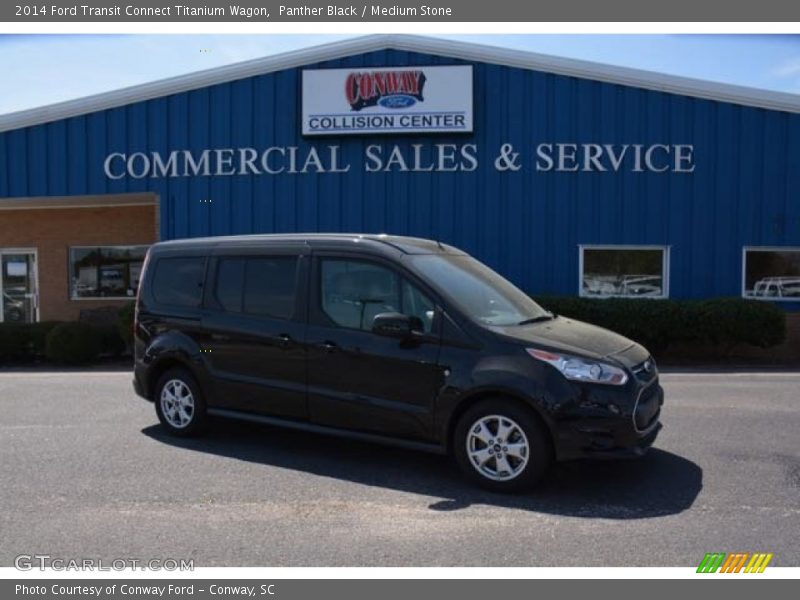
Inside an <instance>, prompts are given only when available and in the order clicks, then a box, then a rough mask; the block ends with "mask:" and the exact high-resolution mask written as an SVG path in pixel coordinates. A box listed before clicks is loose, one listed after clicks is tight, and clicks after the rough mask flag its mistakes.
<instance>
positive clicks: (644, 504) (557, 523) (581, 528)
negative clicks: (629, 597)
mask: <svg viewBox="0 0 800 600" xmlns="http://www.w3.org/2000/svg"><path fill="white" fill-rule="evenodd" d="M662 381H663V385H664V387H665V390H666V404H665V407H664V411H663V419H662V420H663V422H664V424H665V428H664V430H663V431H662V433H661V436H660V437H659V439H658V441H657V442H656V447H655V448H654V449H653V450H652V451H651V452H650V453H649V454H648V455H647V456H646V457H645V458H643V459H640V460H636V461H624V462H603V463H597V462H586V461H583V462H574V463H566V464H561V465H558V466H557V467H556V468H555V469H554V470H553V471H552V472H551V474H550V475H549V477H548V479H547V480H546V482H545V484H544V485H543V486H542V488H541V489H539V490H538V491H537V492H535V493H531V494H527V495H522V496H498V495H494V494H490V493H486V492H483V491H480V490H476V489H473V488H472V487H470V486H469V485H468V484H466V483H465V482H463V481H462V480H461V478H460V477H459V475H458V473H457V472H456V469H455V466H454V465H453V464H452V463H451V462H450V460H449V459H447V458H445V457H437V456H430V455H427V454H421V453H416V452H411V451H406V450H400V449H394V448H384V447H380V446H373V445H368V444H365V443H360V442H352V441H345V440H337V439H332V438H326V437H320V436H313V435H310V434H302V433H298V432H289V431H282V430H279V429H274V428H269V427H262V426H256V425H250V424H239V423H231V422H223V421H219V422H217V423H216V427H215V428H214V429H213V430H212V431H211V432H210V433H209V434H208V435H207V436H206V437H204V438H200V439H193V440H176V439H173V438H169V437H166V436H165V435H163V433H162V430H161V428H160V427H159V426H158V424H157V420H156V416H155V412H154V410H153V407H152V405H151V404H149V403H147V402H145V401H143V400H141V399H139V398H137V397H136V396H135V395H134V394H133V392H132V390H131V386H130V375H129V374H128V373H123V372H110V373H100V372H91V373H37V372H22V373H12V372H3V373H0V407H2V418H0V432H1V433H0V456H2V461H1V462H0V506H2V511H0V531H2V535H0V565H2V566H10V565H12V564H13V560H14V557H15V556H17V555H18V554H36V553H38V554H49V555H51V556H54V557H56V556H57V557H64V558H83V557H97V558H103V559H108V560H111V559H113V558H129V557H132V558H192V559H194V561H195V566H529V565H533V566H695V565H697V564H698V563H699V561H700V560H701V559H702V557H703V555H704V554H705V552H707V551H721V552H733V551H750V552H753V551H761V552H773V553H774V554H775V557H774V559H773V562H772V564H773V565H777V566H798V565H800V493H799V492H800V373H755V374H747V373H672V374H664V375H663V377H662Z"/></svg>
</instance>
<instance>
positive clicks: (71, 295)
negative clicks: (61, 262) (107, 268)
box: [67, 244, 152, 302]
mask: <svg viewBox="0 0 800 600" xmlns="http://www.w3.org/2000/svg"><path fill="white" fill-rule="evenodd" d="M150 246H152V244H81V245H77V246H68V247H67V287H68V294H69V299H70V301H72V302H84V301H88V302H97V301H98V300H100V301H104V300H134V298H135V296H76V295H75V293H74V287H73V283H72V277H73V275H72V251H73V250H87V249H91V248H140V247H141V248H145V255H146V254H147V250H148V249H149V248H150ZM142 263H144V258H142ZM140 283H141V282H140Z"/></svg>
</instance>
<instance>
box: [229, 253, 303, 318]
mask: <svg viewBox="0 0 800 600" xmlns="http://www.w3.org/2000/svg"><path fill="white" fill-rule="evenodd" d="M296 294H297V257H295V256H286V257H284V256H280V257H260V256H258V257H246V258H245V257H237V258H223V259H220V261H219V263H218V266H217V280H216V285H215V289H214V297H215V298H216V300H217V302H218V303H219V304H220V306H221V307H222V308H223V310H226V311H228V312H243V313H246V314H250V315H257V316H263V317H271V318H275V319H290V318H291V317H292V316H293V315H294V308H295V298H296Z"/></svg>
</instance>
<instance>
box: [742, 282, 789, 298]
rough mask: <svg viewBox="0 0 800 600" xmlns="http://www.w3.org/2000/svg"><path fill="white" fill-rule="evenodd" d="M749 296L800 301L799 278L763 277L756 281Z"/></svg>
mask: <svg viewBox="0 0 800 600" xmlns="http://www.w3.org/2000/svg"><path fill="white" fill-rule="evenodd" d="M748 295H749V296H754V297H756V298H798V299H800V277H764V278H763V279H759V280H758V281H756V284H755V285H754V286H753V289H752V290H750V292H749V294H748Z"/></svg>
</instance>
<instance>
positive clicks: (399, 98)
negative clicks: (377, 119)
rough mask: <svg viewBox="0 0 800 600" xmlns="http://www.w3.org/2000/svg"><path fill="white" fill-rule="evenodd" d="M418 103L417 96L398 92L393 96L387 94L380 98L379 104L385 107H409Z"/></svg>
mask: <svg viewBox="0 0 800 600" xmlns="http://www.w3.org/2000/svg"><path fill="white" fill-rule="evenodd" d="M416 103H417V100H416V99H415V98H412V97H411V96H406V95H405V94H396V95H393V96H385V97H383V98H381V99H380V100H378V104H380V105H381V106H383V107H384V108H408V107H409V106H414V105H415V104H416Z"/></svg>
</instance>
